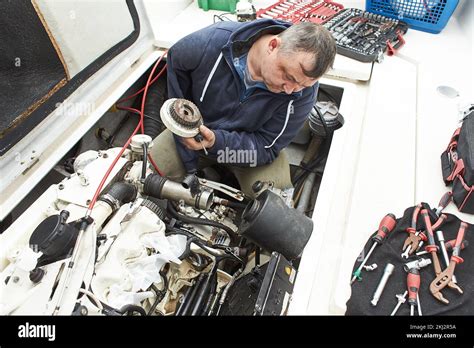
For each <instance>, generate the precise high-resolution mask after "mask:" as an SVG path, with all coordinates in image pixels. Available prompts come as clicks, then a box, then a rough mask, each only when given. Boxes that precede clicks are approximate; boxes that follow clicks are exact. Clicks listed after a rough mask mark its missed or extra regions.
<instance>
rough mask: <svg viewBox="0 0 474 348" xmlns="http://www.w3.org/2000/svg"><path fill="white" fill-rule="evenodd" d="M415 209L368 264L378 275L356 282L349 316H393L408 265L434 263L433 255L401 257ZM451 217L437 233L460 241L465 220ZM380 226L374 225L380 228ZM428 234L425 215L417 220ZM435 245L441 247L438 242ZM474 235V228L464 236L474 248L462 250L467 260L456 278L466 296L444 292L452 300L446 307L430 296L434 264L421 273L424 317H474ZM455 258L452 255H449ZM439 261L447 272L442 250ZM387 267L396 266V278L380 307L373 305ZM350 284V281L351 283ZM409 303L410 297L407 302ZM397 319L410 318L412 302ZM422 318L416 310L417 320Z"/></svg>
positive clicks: (363, 275) (391, 280)
mask: <svg viewBox="0 0 474 348" xmlns="http://www.w3.org/2000/svg"><path fill="white" fill-rule="evenodd" d="M423 207H424V208H426V209H428V210H429V213H430V220H431V223H432V224H434V223H435V222H436V220H437V216H436V215H435V214H434V213H433V211H432V210H431V209H430V207H429V205H428V204H426V203H423ZM414 209H415V207H411V208H408V209H406V210H405V213H404V215H403V217H402V218H400V219H398V220H397V224H396V226H395V228H394V230H393V231H392V232H391V233H389V235H388V236H387V237H386V239H385V241H384V243H383V244H382V245H378V246H377V247H376V248H375V250H374V252H373V253H372V255H371V256H370V257H369V259H368V261H367V265H371V264H373V263H376V264H377V269H375V270H374V271H371V272H369V271H366V270H362V273H361V278H362V280H361V281H357V280H356V281H355V282H354V283H353V284H352V295H351V298H350V299H349V301H348V302H347V311H346V315H390V314H391V313H392V311H393V309H394V308H395V306H396V305H397V303H398V299H397V297H396V295H397V294H402V295H403V293H404V292H405V291H406V290H407V275H408V273H407V272H405V270H404V269H403V265H404V264H405V263H407V262H410V261H413V260H416V259H417V258H420V257H421V258H428V259H430V260H431V255H430V254H425V255H421V256H419V257H416V256H411V257H410V258H408V259H403V258H402V257H401V254H402V253H403V250H402V247H403V244H404V242H405V239H406V238H407V236H408V233H407V231H406V229H407V227H409V226H410V222H411V218H412V213H413V211H414ZM445 215H446V216H447V219H446V221H445V222H444V223H443V224H442V225H441V226H440V227H439V228H438V229H436V230H441V231H443V233H444V238H445V241H449V240H452V239H456V236H457V233H458V229H459V226H460V224H461V220H459V219H458V218H457V217H456V216H454V215H451V214H445ZM376 224H377V222H376V221H375V222H374V225H376ZM420 230H423V231H424V230H425V223H424V221H423V218H422V216H421V214H420V215H419V216H418V219H417V231H420ZM436 230H435V231H434V234H435V241H436V244H437V245H438V244H439V242H438V239H437V238H436ZM473 232H474V225H469V224H468V228H467V229H466V231H465V234H464V240H467V241H468V243H469V242H471V245H470V246H469V244H467V246H466V247H465V248H464V249H463V250H461V253H460V257H461V258H463V259H464V262H463V263H459V264H457V265H456V268H455V271H454V275H455V276H456V278H457V284H458V285H459V287H460V288H461V289H462V290H463V291H464V293H463V294H459V293H458V292H457V291H455V290H453V289H450V288H448V287H445V288H444V289H443V290H442V291H441V292H442V293H443V296H444V297H445V298H446V299H448V300H449V304H444V303H442V302H440V301H439V300H437V299H435V298H434V297H433V295H432V294H431V293H430V289H429V287H430V283H431V282H432V281H433V280H434V279H435V272H434V268H433V264H430V265H427V266H426V267H424V268H421V269H420V275H421V284H420V290H419V298H420V304H421V310H422V314H423V315H473V314H474V255H473V254H474V245H473V244H472V242H473V241H472V237H471V235H472V233H473ZM372 244H373V241H372V239H369V241H368V242H367V244H366V245H365V246H364V255H365V254H366V253H367V252H368V251H369V249H370V247H371V246H372ZM427 244H429V243H428V242H425V243H424V244H423V246H422V247H421V248H420V250H419V251H424V247H425V246H426V245H427ZM448 255H449V256H450V257H451V252H448ZM438 258H439V261H440V264H441V269H442V270H443V271H444V270H445V269H446V264H445V262H444V258H443V255H442V253H441V250H439V251H438ZM360 263H361V259H360V260H359V259H358V260H357V261H356V263H355V264H354V269H353V271H355V270H356V269H357V268H358V267H359V265H360ZM387 263H392V264H393V265H394V266H395V269H394V271H393V274H392V275H391V276H390V278H389V279H388V281H387V284H386V286H385V288H384V291H383V292H382V295H381V296H380V300H379V301H378V303H377V305H376V306H373V305H372V304H371V300H372V297H373V294H374V292H375V289H376V288H377V285H378V284H379V281H380V279H381V277H382V274H383V271H384V268H385V266H386V265H387ZM347 281H348V282H349V281H350V279H348V280H347ZM405 299H406V300H408V296H406V298H405ZM395 315H410V306H409V305H408V301H406V302H405V303H403V304H402V305H401V306H400V308H399V309H398V311H397V313H396V314H395ZM416 315H418V313H417V311H416V310H415V316H416Z"/></svg>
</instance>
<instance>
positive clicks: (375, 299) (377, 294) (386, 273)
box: [370, 263, 395, 306]
mask: <svg viewBox="0 0 474 348" xmlns="http://www.w3.org/2000/svg"><path fill="white" fill-rule="evenodd" d="M394 269H395V266H394V265H392V264H391V263H387V266H385V269H384V270H383V275H382V278H381V279H380V282H379V285H377V289H375V292H374V297H373V298H372V301H370V303H372V306H376V305H377V303H378V302H379V299H380V296H381V295H382V292H383V289H384V288H385V285H386V284H387V281H388V278H389V277H390V276H391V275H392V274H393V270H394Z"/></svg>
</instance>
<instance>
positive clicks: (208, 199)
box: [143, 174, 214, 210]
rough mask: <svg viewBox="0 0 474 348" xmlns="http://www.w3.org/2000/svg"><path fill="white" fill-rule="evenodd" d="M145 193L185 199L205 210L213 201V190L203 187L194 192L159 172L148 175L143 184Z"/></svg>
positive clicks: (159, 196)
mask: <svg viewBox="0 0 474 348" xmlns="http://www.w3.org/2000/svg"><path fill="white" fill-rule="evenodd" d="M143 193H144V194H146V195H150V196H152V197H156V198H161V199H169V200H172V201H175V202H179V201H181V200H182V201H183V202H185V203H186V204H188V205H190V206H192V207H195V208H198V209H203V210H208V209H209V208H210V207H211V205H212V202H213V197H214V193H213V191H212V190H209V189H203V188H202V187H201V188H200V189H199V190H198V192H192V191H191V190H190V189H189V188H186V187H184V186H183V184H182V183H178V182H175V181H172V180H168V179H166V178H164V177H162V176H161V175H159V174H150V175H148V176H147V178H146V180H145V183H144V185H143Z"/></svg>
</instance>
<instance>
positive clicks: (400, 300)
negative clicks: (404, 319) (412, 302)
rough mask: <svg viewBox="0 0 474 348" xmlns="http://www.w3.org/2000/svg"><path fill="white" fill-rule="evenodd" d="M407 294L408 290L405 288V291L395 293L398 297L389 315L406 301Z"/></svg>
mask: <svg viewBox="0 0 474 348" xmlns="http://www.w3.org/2000/svg"><path fill="white" fill-rule="evenodd" d="M407 294H408V291H407V290H405V292H404V293H403V294H398V295H395V297H396V298H397V299H398V303H397V305H396V306H395V308H394V309H393V311H392V313H390V316H394V315H395V313H397V311H398V308H400V306H401V305H402V304H404V303H405V302H406V301H407V300H406V297H407Z"/></svg>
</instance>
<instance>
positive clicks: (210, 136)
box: [183, 125, 216, 151]
mask: <svg viewBox="0 0 474 348" xmlns="http://www.w3.org/2000/svg"><path fill="white" fill-rule="evenodd" d="M199 131H200V133H201V135H202V137H203V138H204V140H203V141H202V142H201V143H200V142H198V141H196V140H195V139H194V138H183V144H184V146H186V148H187V149H189V150H194V151H198V150H202V147H203V146H204V147H205V148H206V149H207V148H210V147H212V146H214V143H215V141H216V135H215V134H214V132H213V131H212V130H210V129H209V128H207V127H206V126H204V125H201V126H200V127H199ZM201 144H202V145H201Z"/></svg>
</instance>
